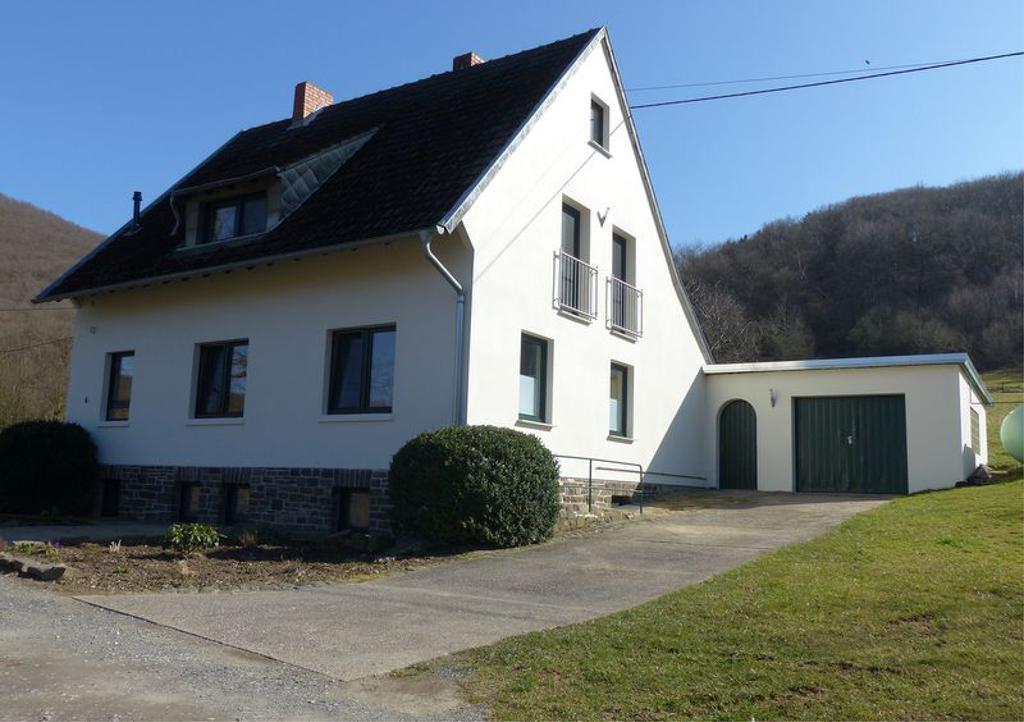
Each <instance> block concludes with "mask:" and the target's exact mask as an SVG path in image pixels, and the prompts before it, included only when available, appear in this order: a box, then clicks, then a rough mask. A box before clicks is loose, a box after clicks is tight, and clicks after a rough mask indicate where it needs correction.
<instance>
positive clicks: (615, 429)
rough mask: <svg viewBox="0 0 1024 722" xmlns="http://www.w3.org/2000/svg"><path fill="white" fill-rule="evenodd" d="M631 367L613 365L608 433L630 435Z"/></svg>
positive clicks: (609, 396)
mask: <svg viewBox="0 0 1024 722" xmlns="http://www.w3.org/2000/svg"><path fill="white" fill-rule="evenodd" d="M628 425H629V367H627V366H623V365H622V364H617V363H613V364H612V365H611V390H610V393H609V394H608V433H610V434H611V435H612V436H628V430H629V426H628Z"/></svg>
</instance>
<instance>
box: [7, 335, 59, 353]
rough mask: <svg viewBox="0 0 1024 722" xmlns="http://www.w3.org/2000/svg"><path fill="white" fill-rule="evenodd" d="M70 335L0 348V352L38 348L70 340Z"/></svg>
mask: <svg viewBox="0 0 1024 722" xmlns="http://www.w3.org/2000/svg"><path fill="white" fill-rule="evenodd" d="M70 340H71V337H70V336H63V337H61V338H51V339H50V340H49V341H40V342H39V343H33V344H29V345H28V346H20V347H18V348H3V349H0V353H16V352H18V351H28V350H29V349H33V348H39V347H40V346H49V345H50V344H54V343H63V342H64V341H70Z"/></svg>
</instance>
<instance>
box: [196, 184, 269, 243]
mask: <svg viewBox="0 0 1024 722" xmlns="http://www.w3.org/2000/svg"><path fill="white" fill-rule="evenodd" d="M265 230H267V194H266V193H252V194H249V195H245V196H237V197H235V198H226V199H224V200H219V201H211V202H209V203H205V204H203V206H202V226H201V228H200V233H199V243H200V244H203V243H216V242H217V241H228V240H231V239H232V238H239V237H241V236H251V235H253V234H256V233H263V232H264V231H265Z"/></svg>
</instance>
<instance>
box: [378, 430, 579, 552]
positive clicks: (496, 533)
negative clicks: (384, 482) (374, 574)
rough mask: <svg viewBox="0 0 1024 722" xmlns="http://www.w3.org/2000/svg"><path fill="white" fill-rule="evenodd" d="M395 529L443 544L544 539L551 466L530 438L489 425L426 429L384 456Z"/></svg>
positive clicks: (554, 507) (554, 510) (551, 504)
mask: <svg viewBox="0 0 1024 722" xmlns="http://www.w3.org/2000/svg"><path fill="white" fill-rule="evenodd" d="M389 487H390V494H391V500H392V502H393V504H394V514H395V521H396V522H397V524H398V526H399V528H400V529H402V530H404V531H408V532H412V533H414V534H419V535H422V536H425V537H427V538H428V539H431V540H434V541H438V542H444V543H448V544H483V545H487V546H495V547H510V546H518V545H520V544H532V543H535V542H539V541H542V540H544V539H547V538H548V537H550V536H551V532H552V531H553V530H554V526H555V521H556V520H557V518H558V512H559V508H560V503H559V493H558V463H557V462H556V461H555V459H554V457H553V456H552V455H551V452H550V451H548V450H547V449H546V448H544V445H543V444H541V442H540V441H539V440H538V439H537V438H536V437H534V436H531V435H529V434H524V433H521V432H519V431H513V430H512V429H504V428H499V427H495V426H451V427H448V428H445V429H439V430H437V431H427V432H425V433H422V434H420V435H419V436H417V437H416V438H414V439H412V440H411V441H409V442H408V443H407V444H406V445H405V446H403V447H402V448H401V449H400V450H399V451H398V453H397V454H395V456H394V458H393V459H392V461H391V475H390V480H389Z"/></svg>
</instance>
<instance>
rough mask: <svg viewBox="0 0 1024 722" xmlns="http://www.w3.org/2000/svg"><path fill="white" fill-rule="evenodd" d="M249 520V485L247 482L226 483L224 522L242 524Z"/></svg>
mask: <svg viewBox="0 0 1024 722" xmlns="http://www.w3.org/2000/svg"><path fill="white" fill-rule="evenodd" d="M248 520H249V487H248V485H246V484H225V485H224V523H225V524H242V523H244V522H246V521H248Z"/></svg>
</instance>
